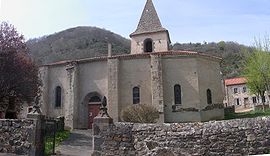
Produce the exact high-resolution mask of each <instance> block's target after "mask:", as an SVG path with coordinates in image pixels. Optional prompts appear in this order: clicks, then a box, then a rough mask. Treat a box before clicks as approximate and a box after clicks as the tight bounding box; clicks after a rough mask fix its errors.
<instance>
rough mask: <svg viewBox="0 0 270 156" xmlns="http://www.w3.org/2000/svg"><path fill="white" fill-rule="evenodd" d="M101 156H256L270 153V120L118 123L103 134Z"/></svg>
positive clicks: (265, 118) (269, 118) (266, 118)
mask: <svg viewBox="0 0 270 156" xmlns="http://www.w3.org/2000/svg"><path fill="white" fill-rule="evenodd" d="M100 136H101V137H103V141H104V142H103V143H101V155H123V156H124V155H149V156H150V155H158V156H163V155H166V156H174V155H175V156H176V155H180V156H181V155H198V156H199V155H210V156H211V155H215V156H216V155H228V156H229V155H230V156H231V155H233V156H241V155H252V154H264V153H270V117H260V118H253V119H237V120H228V121H212V122H205V123H175V124H129V123H115V124H114V125H112V126H111V127H110V128H109V129H106V130H104V131H101V132H100Z"/></svg>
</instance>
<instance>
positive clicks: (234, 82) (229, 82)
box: [225, 77, 247, 86]
mask: <svg viewBox="0 0 270 156" xmlns="http://www.w3.org/2000/svg"><path fill="white" fill-rule="evenodd" d="M245 83H247V80H246V79H245V78H243V77H239V78H233V79H226V80H225V85H226V86H231V85H240V84H245Z"/></svg>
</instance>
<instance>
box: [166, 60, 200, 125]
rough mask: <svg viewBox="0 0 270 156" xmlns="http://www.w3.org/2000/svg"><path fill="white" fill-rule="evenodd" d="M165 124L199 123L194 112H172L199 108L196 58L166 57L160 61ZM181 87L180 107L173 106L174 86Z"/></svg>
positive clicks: (197, 115) (198, 118)
mask: <svg viewBox="0 0 270 156" xmlns="http://www.w3.org/2000/svg"><path fill="white" fill-rule="evenodd" d="M162 67H163V90H164V91H163V92H164V105H165V106H164V110H165V122H179V121H200V115H199V114H196V113H194V112H192V113H190V112H186V113H185V112H178V111H173V107H175V109H176V110H179V109H181V108H200V101H199V88H198V71H197V60H196V58H192V57H188V56H178V57H176V56H167V57H163V59H162ZM176 84H179V85H180V86H181V101H182V103H181V105H175V102H174V85H176Z"/></svg>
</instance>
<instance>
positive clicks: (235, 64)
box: [27, 27, 252, 78]
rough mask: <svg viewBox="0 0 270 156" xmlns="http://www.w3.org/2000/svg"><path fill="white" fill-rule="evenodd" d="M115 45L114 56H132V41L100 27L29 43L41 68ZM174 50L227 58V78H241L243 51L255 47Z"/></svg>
mask: <svg viewBox="0 0 270 156" xmlns="http://www.w3.org/2000/svg"><path fill="white" fill-rule="evenodd" d="M108 42H110V43H112V45H113V49H112V51H113V55H118V54H127V53H129V52H130V40H128V39H126V38H123V37H121V36H120V35H117V34H115V33H113V32H110V31H108V30H104V29H100V28H97V27H76V28H71V29H67V30H64V31H61V32H59V33H55V34H52V35H48V36H44V37H41V38H37V39H31V40H29V41H27V45H28V47H29V49H30V54H31V56H32V57H33V58H34V60H35V61H36V62H37V63H38V64H46V63H52V62H56V61H62V60H74V59H80V58H89V57H95V56H106V55H107V43H108ZM171 48H172V49H174V50H190V51H197V52H203V53H208V54H210V55H215V56H220V57H222V58H223V61H222V63H221V70H222V73H223V75H224V77H225V78H231V77H237V76H239V75H240V71H241V70H242V67H241V62H242V60H243V58H244V56H243V51H248V52H250V51H252V47H247V46H245V45H240V44H238V43H236V42H224V41H221V42H218V43H215V42H212V43H206V42H205V43H203V44H201V43H183V44H180V43H175V44H174V45H172V46H171Z"/></svg>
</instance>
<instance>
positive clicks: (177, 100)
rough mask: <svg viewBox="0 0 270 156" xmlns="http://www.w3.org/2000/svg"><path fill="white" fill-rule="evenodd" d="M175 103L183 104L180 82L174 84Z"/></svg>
mask: <svg viewBox="0 0 270 156" xmlns="http://www.w3.org/2000/svg"><path fill="white" fill-rule="evenodd" d="M174 104H176V105H180V104H182V99H181V86H180V85H179V84H176V85H174Z"/></svg>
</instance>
